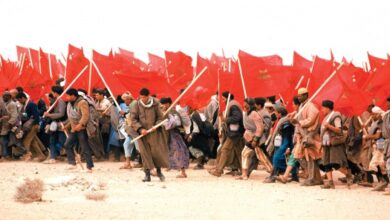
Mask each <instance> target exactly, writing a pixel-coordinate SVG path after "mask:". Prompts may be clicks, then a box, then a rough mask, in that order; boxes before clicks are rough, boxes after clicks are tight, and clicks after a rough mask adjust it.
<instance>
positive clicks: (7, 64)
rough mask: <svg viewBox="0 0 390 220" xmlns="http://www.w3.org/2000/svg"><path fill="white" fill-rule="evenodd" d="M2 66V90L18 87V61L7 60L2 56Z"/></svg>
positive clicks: (0, 89) (0, 73)
mask: <svg viewBox="0 0 390 220" xmlns="http://www.w3.org/2000/svg"><path fill="white" fill-rule="evenodd" d="M0 58H1V68H0V79H2V80H0V91H4V90H9V89H13V88H15V87H16V84H17V81H18V79H19V72H20V67H18V64H17V62H12V61H10V60H5V59H4V58H3V57H1V55H0Z"/></svg>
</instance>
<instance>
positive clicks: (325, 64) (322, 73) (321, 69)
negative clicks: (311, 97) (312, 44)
mask: <svg viewBox="0 0 390 220" xmlns="http://www.w3.org/2000/svg"><path fill="white" fill-rule="evenodd" d="M333 70H334V66H333V62H332V61H330V60H325V59H322V58H320V57H318V56H316V57H315V58H314V63H313V69H312V72H311V74H310V79H309V82H308V84H309V87H308V90H309V93H310V94H313V93H315V92H316V91H317V89H318V88H319V87H320V86H321V85H322V83H323V82H324V81H325V80H326V79H327V78H328V77H329V76H330V74H331V73H332V72H333Z"/></svg>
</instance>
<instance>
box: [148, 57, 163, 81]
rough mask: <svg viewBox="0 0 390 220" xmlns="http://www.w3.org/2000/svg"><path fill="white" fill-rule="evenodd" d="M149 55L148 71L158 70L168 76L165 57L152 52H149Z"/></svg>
mask: <svg viewBox="0 0 390 220" xmlns="http://www.w3.org/2000/svg"><path fill="white" fill-rule="evenodd" d="M148 56H149V64H148V71H151V72H158V73H160V75H162V76H166V73H167V72H166V67H165V60H164V58H162V57H159V56H157V55H154V54H151V53H148Z"/></svg>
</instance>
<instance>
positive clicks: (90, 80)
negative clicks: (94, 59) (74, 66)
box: [86, 61, 92, 96]
mask: <svg viewBox="0 0 390 220" xmlns="http://www.w3.org/2000/svg"><path fill="white" fill-rule="evenodd" d="M91 64H92V63H91V61H89V76H88V91H87V94H86V95H89V96H90V95H91V84H92V65H91Z"/></svg>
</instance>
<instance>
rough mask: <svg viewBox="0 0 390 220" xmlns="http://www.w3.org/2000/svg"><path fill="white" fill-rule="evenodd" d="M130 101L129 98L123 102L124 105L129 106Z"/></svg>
mask: <svg viewBox="0 0 390 220" xmlns="http://www.w3.org/2000/svg"><path fill="white" fill-rule="evenodd" d="M131 101H132V99H131V98H127V99H125V100H124V102H125V104H126V105H130V103H131Z"/></svg>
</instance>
